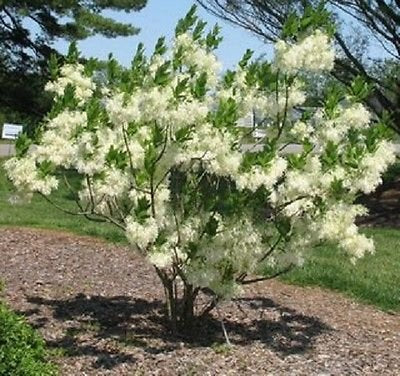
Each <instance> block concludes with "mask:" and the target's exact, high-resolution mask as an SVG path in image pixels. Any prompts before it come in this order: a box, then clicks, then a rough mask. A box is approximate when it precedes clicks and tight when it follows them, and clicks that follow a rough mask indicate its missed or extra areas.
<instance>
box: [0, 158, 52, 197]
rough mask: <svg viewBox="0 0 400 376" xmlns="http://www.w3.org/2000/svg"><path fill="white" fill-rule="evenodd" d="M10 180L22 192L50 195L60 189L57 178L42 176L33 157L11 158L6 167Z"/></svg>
mask: <svg viewBox="0 0 400 376" xmlns="http://www.w3.org/2000/svg"><path fill="white" fill-rule="evenodd" d="M4 167H5V169H6V170H7V172H8V178H9V179H10V180H11V181H12V183H13V184H14V185H15V186H16V187H18V190H19V191H21V192H39V193H41V194H43V195H49V194H50V193H51V191H52V190H53V189H56V188H57V187H58V180H57V178H56V177H55V176H41V174H40V170H39V169H38V167H37V164H36V161H35V159H34V158H32V157H28V158H24V159H21V160H17V159H15V158H11V159H9V160H8V161H6V163H5V165H4Z"/></svg>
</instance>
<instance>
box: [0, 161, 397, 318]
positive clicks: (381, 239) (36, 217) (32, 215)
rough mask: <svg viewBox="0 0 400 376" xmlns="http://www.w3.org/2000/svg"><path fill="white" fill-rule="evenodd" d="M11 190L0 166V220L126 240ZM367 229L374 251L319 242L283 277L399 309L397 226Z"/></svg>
mask: <svg viewBox="0 0 400 376" xmlns="http://www.w3.org/2000/svg"><path fill="white" fill-rule="evenodd" d="M11 194H12V187H11V185H10V183H9V182H8V181H7V179H6V177H5V174H4V170H2V169H1V168H0V225H3V226H29V227H38V228H50V229H62V230H68V231H72V232H74V233H77V234H82V235H91V236H97V237H102V238H104V239H106V240H109V241H112V242H124V235H123V234H122V233H121V231H119V230H117V229H116V228H115V227H114V226H112V225H109V224H102V223H101V224H99V223H94V222H89V221H87V220H86V219H85V218H81V217H76V216H71V215H68V214H64V213H62V212H60V211H58V210H57V209H55V208H54V207H53V206H51V205H50V204H49V203H47V202H46V201H44V200H43V199H42V198H40V197H34V198H33V200H32V201H31V202H30V203H28V204H20V205H16V206H12V205H11V204H10V203H9V202H8V199H9V197H10V195H11ZM52 198H53V199H54V201H55V202H56V203H57V204H59V205H62V206H64V207H68V208H74V202H73V201H72V199H71V197H70V193H69V191H68V190H67V189H66V187H61V189H60V190H59V191H58V192H57V193H55V194H53V197H52ZM365 232H366V233H367V234H368V235H369V236H372V237H373V238H374V239H375V242H376V248H377V251H376V253H375V254H374V255H367V256H366V257H365V258H363V259H362V260H359V261H358V262H357V263H356V264H355V265H352V264H351V263H350V262H349V258H348V257H347V256H346V255H342V254H341V253H340V252H339V251H338V250H337V249H335V248H333V247H328V246H326V247H320V248H318V249H315V250H314V251H313V252H312V254H311V257H310V259H309V261H308V262H306V265H305V266H304V267H303V268H301V269H297V270H294V271H292V272H290V273H289V274H287V275H285V276H284V277H283V280H285V281H287V282H289V283H295V284H299V285H316V286H321V287H326V288H330V289H333V290H336V291H339V292H342V293H344V294H346V295H348V296H351V297H352V298H354V299H356V300H359V301H362V302H365V303H370V304H374V305H376V306H378V307H380V308H381V309H384V310H394V311H400V231H399V230H394V229H367V230H365Z"/></svg>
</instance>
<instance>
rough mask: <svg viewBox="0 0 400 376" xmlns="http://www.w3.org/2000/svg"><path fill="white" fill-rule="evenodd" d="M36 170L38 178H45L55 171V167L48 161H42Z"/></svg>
mask: <svg viewBox="0 0 400 376" xmlns="http://www.w3.org/2000/svg"><path fill="white" fill-rule="evenodd" d="M38 169H39V175H40V177H42V178H45V177H46V176H48V175H50V174H52V173H53V172H54V171H55V166H54V164H53V163H52V162H50V161H43V162H42V163H40V164H39V166H38Z"/></svg>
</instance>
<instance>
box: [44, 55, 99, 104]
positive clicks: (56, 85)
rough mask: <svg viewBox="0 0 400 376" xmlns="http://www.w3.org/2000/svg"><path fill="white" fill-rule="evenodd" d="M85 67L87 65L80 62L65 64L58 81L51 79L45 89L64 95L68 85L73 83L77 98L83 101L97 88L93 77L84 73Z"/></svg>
mask: <svg viewBox="0 0 400 376" xmlns="http://www.w3.org/2000/svg"><path fill="white" fill-rule="evenodd" d="M84 69H85V67H84V66H83V65H82V64H78V63H77V64H65V65H63V66H62V68H61V75H60V77H59V78H58V79H57V80H56V81H49V82H48V83H47V84H46V87H45V90H46V91H49V92H52V93H55V94H57V95H59V96H62V95H64V91H65V89H66V87H67V86H68V85H71V86H72V87H73V88H74V90H75V91H74V94H75V96H76V98H77V99H78V100H79V101H80V103H83V102H84V101H85V100H86V99H88V98H90V97H91V96H92V94H93V91H94V90H95V88H96V86H95V84H94V82H93V81H92V79H91V78H90V77H87V76H85V75H84Z"/></svg>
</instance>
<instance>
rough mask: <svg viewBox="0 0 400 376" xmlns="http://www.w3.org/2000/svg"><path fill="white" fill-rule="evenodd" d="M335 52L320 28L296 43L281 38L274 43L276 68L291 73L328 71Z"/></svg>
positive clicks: (331, 66) (331, 65)
mask: <svg viewBox="0 0 400 376" xmlns="http://www.w3.org/2000/svg"><path fill="white" fill-rule="evenodd" d="M334 59H335V53H334V50H333V48H332V44H331V41H330V40H329V38H328V37H327V36H326V35H325V34H324V33H323V32H321V31H320V30H317V31H315V32H314V33H313V34H312V35H309V36H307V37H306V38H304V39H303V40H302V41H300V42H299V43H297V44H293V45H291V44H288V43H287V42H285V41H283V40H281V41H278V42H277V43H276V44H275V66H276V68H278V69H280V70H282V71H284V72H286V73H288V74H293V73H296V72H298V71H300V70H305V71H309V72H320V71H329V70H331V69H332V68H333V63H334Z"/></svg>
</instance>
